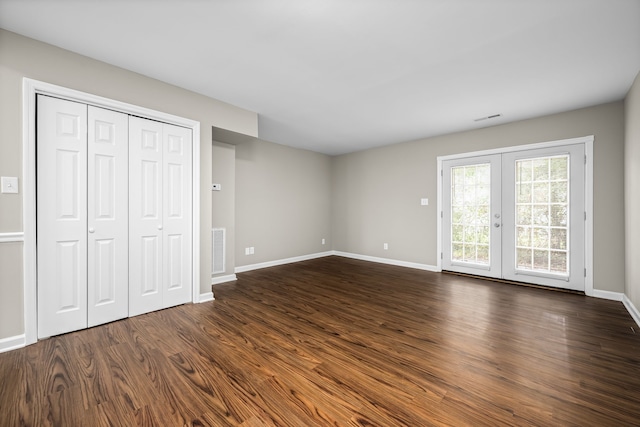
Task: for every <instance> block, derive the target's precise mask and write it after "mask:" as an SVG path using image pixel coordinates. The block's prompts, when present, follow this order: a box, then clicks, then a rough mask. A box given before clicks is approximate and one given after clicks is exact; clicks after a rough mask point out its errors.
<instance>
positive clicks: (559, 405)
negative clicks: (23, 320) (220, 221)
mask: <svg viewBox="0 0 640 427" xmlns="http://www.w3.org/2000/svg"><path fill="white" fill-rule="evenodd" d="M215 294H216V300H215V301H211V302H207V303H203V304H197V305H184V306H179V307H174V308H171V309H166V310H161V311H159V312H155V313H149V314H145V315H141V316H136V317H133V318H129V319H123V320H121V321H117V322H113V323H109V324H107V325H102V326H98V327H96V328H91V329H87V330H83V331H77V332H74V333H70V334H66V335H61V336H57V337H52V338H50V339H47V340H42V341H40V342H38V343H36V344H34V345H31V346H29V347H27V348H23V349H19V350H14V351H11V352H8V353H2V354H0V385H1V387H0V427H4V426H12V427H13V426H41V425H42V426H46V425H52V426H75V425H91V426H174V425H175V426H183V425H186V426H234V425H235V426H244V427H262V426H270V427H271V426H295V427H300V426H328V425H332V426H465V425H469V426H485V425H486V426H500V425H505V426H551V425H554V426H555V425H561V426H570V425H580V426H592V425H593V426H634V425H638V426H640V334H639V333H637V332H638V328H637V325H635V323H634V321H633V319H632V318H631V316H629V314H628V313H627V312H626V310H625V308H624V306H623V305H622V304H621V303H619V302H615V301H606V300H600V299H595V298H589V297H585V296H583V295H579V294H571V293H561V292H553V291H550V290H541V289H536V288H528V287H521V286H514V285H509V284H504V283H497V282H492V281H488V280H481V279H474V278H468V277H461V276H455V275H448V274H439V273H431V272H425V271H418V270H412V269H407V268H402V267H395V266H389V265H380V264H374V263H369V262H364V261H359V260H353V259H346V258H340V257H326V258H322V259H316V260H311V261H304V262H300V263H296V264H289V265H283V266H278V267H273V268H266V269H262V270H254V271H250V272H246V273H241V274H238V280H237V282H235V283H226V284H221V285H217V286H216V288H215Z"/></svg>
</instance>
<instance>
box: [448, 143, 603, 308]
mask: <svg viewBox="0 0 640 427" xmlns="http://www.w3.org/2000/svg"><path fill="white" fill-rule="evenodd" d="M593 141H594V137H593V135H589V136H584V137H578V138H570V139H563V140H558V141H549V142H541V143H536V144H526V145H519V146H511V147H505V148H497V149H490V150H483V151H474V152H470V153H461V154H453V155H447V156H438V158H437V191H438V210H437V230H438V235H437V271H442V266H443V259H442V258H443V245H444V244H443V233H444V232H443V228H442V227H443V216H444V215H443V209H444V202H443V200H442V199H443V187H442V186H443V162H445V161H449V160H457V159H462V158H468V157H480V156H489V155H494V154H506V153H515V152H520V151H526V150H537V149H546V148H554V147H558V146H562V145H573V144H584V152H585V165H584V172H585V181H584V210H585V215H586V220H585V232H584V267H585V278H584V279H585V280H584V292H585V294H586V295H588V296H595V295H594V290H593Z"/></svg>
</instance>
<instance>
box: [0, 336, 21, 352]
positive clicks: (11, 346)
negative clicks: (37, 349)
mask: <svg viewBox="0 0 640 427" xmlns="http://www.w3.org/2000/svg"><path fill="white" fill-rule="evenodd" d="M26 343H27V340H26V337H25V335H24V334H22V335H16V336H14V337H9V338H2V339H0V353H3V352H5V351H9V350H15V349H17V348H22V347H24V346H25V345H26Z"/></svg>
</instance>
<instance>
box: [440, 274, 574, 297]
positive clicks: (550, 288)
mask: <svg viewBox="0 0 640 427" xmlns="http://www.w3.org/2000/svg"><path fill="white" fill-rule="evenodd" d="M442 273H444V274H451V275H454V276H461V277H469V278H471V279H481V280H488V281H490V282H497V283H505V284H508V285H516V286H525V287H528V288H536V289H544V290H547V291H555V292H563V293H566V294H574V295H586V294H585V293H584V291H576V290H573V289H565V288H556V287H554V286H544V285H536V284H534V283H527V282H518V281H515V280H506V279H498V278H495V277H485V276H478V275H476V274H468V273H458V272H457V271H449V270H442Z"/></svg>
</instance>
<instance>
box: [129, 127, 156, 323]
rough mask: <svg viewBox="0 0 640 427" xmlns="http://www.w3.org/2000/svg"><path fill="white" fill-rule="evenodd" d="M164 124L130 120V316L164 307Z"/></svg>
mask: <svg viewBox="0 0 640 427" xmlns="http://www.w3.org/2000/svg"><path fill="white" fill-rule="evenodd" d="M162 126H163V125H162V123H159V122H155V121H153V120H147V119H141V118H138V117H129V198H130V203H129V245H130V246H129V250H130V265H129V315H130V316H135V315H138V314H142V313H147V312H150V311H153V310H159V309H161V308H162V307H163V302H162V301H163V298H162V292H163V271H162V265H163V259H162V254H163V213H162V210H163V203H162V202H163V200H162V198H163V194H162V192H163V190H162V189H163V177H162V174H163V162H162V154H163V153H162V145H163V138H162Z"/></svg>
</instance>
